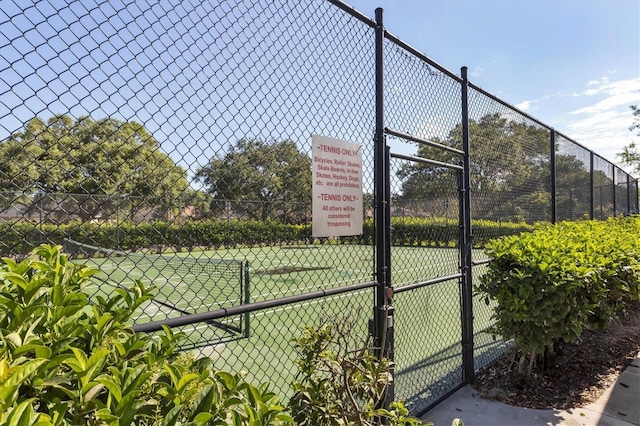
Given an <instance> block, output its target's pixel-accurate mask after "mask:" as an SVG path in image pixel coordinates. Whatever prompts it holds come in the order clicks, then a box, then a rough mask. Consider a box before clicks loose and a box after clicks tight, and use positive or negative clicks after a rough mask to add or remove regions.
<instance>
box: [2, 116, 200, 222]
mask: <svg viewBox="0 0 640 426" xmlns="http://www.w3.org/2000/svg"><path fill="white" fill-rule="evenodd" d="M188 187H189V184H188V182H187V179H186V171H185V170H184V169H183V168H181V167H179V166H178V165H176V164H175V163H174V162H173V160H172V159H171V158H170V157H169V156H168V155H167V154H165V153H163V152H161V150H160V144H159V143H158V141H157V140H156V139H154V138H153V136H151V135H150V134H149V133H148V132H147V131H146V130H145V128H144V127H143V126H142V125H141V124H138V123H136V122H134V121H130V122H122V121H119V120H116V119H112V118H104V119H101V120H97V121H96V120H94V119H92V118H90V117H80V118H78V119H77V120H76V121H74V120H73V119H72V118H71V117H69V116H67V115H58V116H53V117H51V118H50V119H49V120H48V121H46V122H45V121H44V120H42V119H40V118H34V119H31V120H30V121H29V122H28V123H27V124H26V126H25V128H24V129H23V130H22V131H18V132H15V133H13V134H12V135H11V136H9V138H8V139H7V140H5V141H3V142H1V143H0V191H4V192H5V193H11V194H14V196H13V198H12V199H13V200H19V199H20V198H19V197H20V196H21V194H64V195H63V197H62V201H58V202H53V203H52V204H57V203H62V204H64V206H62V210H63V211H66V214H69V213H72V214H74V215H78V216H79V217H81V218H82V219H84V220H87V219H91V218H96V217H102V218H104V217H105V216H107V217H108V216H109V215H111V214H113V213H114V212H115V210H119V209H121V208H122V207H123V205H125V204H126V205H127V208H130V209H131V210H132V211H133V210H135V209H136V208H139V207H140V206H146V207H151V208H153V209H155V210H156V211H157V214H158V215H165V214H168V213H170V212H171V211H172V210H175V208H176V206H177V205H179V203H178V202H177V201H176V200H177V199H178V198H179V197H180V196H181V194H182V193H183V192H184V191H185V190H186V189H187V188H188ZM71 195H73V196H71ZM39 199H40V200H42V199H43V198H42V197H40V198H39ZM49 200H51V199H49ZM50 204H51V201H50ZM58 207H59V208H60V207H61V206H60V205H58Z"/></svg>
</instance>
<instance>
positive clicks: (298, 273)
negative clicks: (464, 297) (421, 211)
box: [85, 245, 488, 399]
mask: <svg viewBox="0 0 640 426" xmlns="http://www.w3.org/2000/svg"><path fill="white" fill-rule="evenodd" d="M458 253H459V252H458V250H457V249H452V248H427V247H393V248H392V261H393V264H392V281H393V283H394V287H396V288H399V287H402V286H404V285H408V284H412V283H417V282H422V281H425V280H428V279H432V278H437V277H442V276H448V275H453V274H456V273H457V272H458V262H459V261H458V256H459V254H458ZM173 256H175V255H173ZM179 257H180V258H185V259H187V261H188V262H189V263H190V264H193V263H194V262H195V263H200V262H202V261H207V260H210V263H212V264H214V265H215V267H216V268H219V269H220V270H219V271H217V272H213V273H211V272H209V275H208V276H207V273H202V272H198V273H189V271H187V272H186V273H184V272H178V271H176V270H175V268H174V267H166V266H165V264H166V262H165V261H164V259H160V260H156V261H150V262H147V261H144V262H141V263H140V264H139V265H137V266H136V265H134V262H133V261H131V262H130V261H129V260H122V259H121V260H118V259H117V258H116V259H113V258H102V259H100V258H98V259H92V260H88V261H85V262H87V263H90V264H92V265H94V266H97V267H98V268H100V269H101V270H102V274H100V275H101V279H102V280H103V284H100V285H99V288H93V289H89V290H88V291H90V292H99V293H108V292H110V291H112V290H113V288H114V286H116V285H120V286H124V287H126V286H130V285H131V284H132V282H133V280H134V279H140V280H141V281H143V282H144V283H145V284H147V285H149V284H153V285H154V286H155V287H156V288H157V290H156V296H155V299H156V302H150V303H148V304H147V305H146V306H144V307H143V308H141V312H140V316H139V318H138V319H137V320H136V323H138V324H141V323H145V322H148V321H151V320H158V319H163V318H167V317H177V316H181V315H184V314H185V313H200V312H207V311H209V310H214V309H218V308H220V307H229V306H237V305H238V304H242V303H246V301H247V300H246V299H245V298H244V297H245V295H246V293H247V292H248V293H249V296H250V298H249V301H251V302H256V301H264V300H270V299H275V298H279V297H284V296H290V295H295V294H304V293H308V292H311V291H315V290H319V289H329V288H336V287H341V286H345V285H349V284H357V283H362V282H370V281H373V280H374V276H373V268H374V256H373V248H372V247H371V246H359V245H318V246H315V245H314V246H287V247H258V248H246V249H232V250H229V249H227V250H219V251H203V252H194V253H188V254H187V253H181V254H180V255H179ZM172 262H174V260H172ZM142 264H144V265H145V266H141V265H142ZM155 264H159V265H161V266H154V265H155ZM246 268H248V276H249V279H248V280H247V279H246V275H243V274H245V273H246ZM232 269H233V270H232ZM214 270H215V268H214ZM246 286H248V287H246ZM373 306H374V291H373V289H364V290H358V291H355V292H347V293H342V294H339V295H335V296H329V297H323V298H320V299H313V300H307V301H303V302H299V303H296V304H290V305H285V306H281V307H277V308H273V309H267V310H261V311H257V312H252V313H250V314H249V316H248V317H245V316H237V317H233V318H226V319H224V320H221V321H219V322H216V323H210V324H203V323H199V324H193V325H189V326H184V327H180V328H179V329H180V330H181V331H182V332H184V333H185V334H186V335H187V342H186V346H185V347H191V348H193V347H195V348H196V349H194V350H196V351H198V352H199V353H200V354H202V355H206V356H210V357H212V358H214V359H215V361H216V367H217V368H219V369H223V370H228V371H242V370H244V371H247V372H248V375H249V377H250V379H251V380H254V381H256V382H262V381H267V380H268V381H271V382H272V383H274V384H275V386H276V387H277V388H279V389H281V390H283V391H285V390H287V389H288V388H289V384H290V383H291V381H292V380H293V377H294V374H295V371H296V368H295V365H294V360H295V358H296V353H295V350H294V346H293V344H292V339H293V338H294V337H296V336H299V335H300V328H301V327H303V326H314V325H319V324H321V323H322V322H324V321H326V319H327V318H337V319H340V320H342V321H348V322H350V323H351V324H352V327H353V329H354V331H355V332H356V333H357V334H359V335H360V336H365V337H366V336H367V334H368V321H369V319H370V318H371V317H372V313H373ZM394 306H395V326H394V337H395V358H396V359H395V361H396V376H397V377H398V383H397V386H396V393H398V392H399V393H400V395H398V396H399V397H401V398H403V399H404V398H408V397H410V396H412V395H415V394H416V393H417V392H420V389H423V388H424V384H425V382H428V381H429V380H432V379H434V380H435V379H436V378H437V377H444V376H447V375H450V374H452V372H453V374H457V373H455V372H456V371H457V369H459V368H460V366H461V362H462V360H461V350H462V349H461V344H460V336H461V320H460V297H459V282H458V280H457V279H453V280H449V281H446V282H443V283H440V284H435V285H432V286H428V287H423V288H419V289H416V290H410V291H406V292H401V293H399V294H397V296H396V297H395V299H394ZM247 319H248V320H249V321H250V330H249V333H247V334H245V333H246V332H247V329H246V328H244V327H245V324H246V323H245V321H246V320H247ZM486 320H487V321H488V318H487V319H486ZM476 327H477V329H482V326H480V328H478V326H476ZM247 335H248V337H247ZM430 375H433V376H434V377H435V378H432V377H430ZM436 376H437V377H436Z"/></svg>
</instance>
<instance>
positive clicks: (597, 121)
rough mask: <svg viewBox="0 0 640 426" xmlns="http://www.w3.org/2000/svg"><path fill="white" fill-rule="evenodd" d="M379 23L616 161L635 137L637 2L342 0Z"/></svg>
mask: <svg viewBox="0 0 640 426" xmlns="http://www.w3.org/2000/svg"><path fill="white" fill-rule="evenodd" d="M346 3H348V4H349V5H351V6H353V7H354V8H356V9H357V10H359V11H360V12H362V13H364V14H365V15H367V16H369V17H374V14H375V9H376V7H382V8H383V9H384V24H385V27H386V29H387V30H388V31H389V32H391V33H392V34H394V35H396V36H398V37H399V38H401V39H402V40H404V41H405V42H407V43H408V44H410V45H412V46H413V47H415V48H416V49H417V50H419V51H421V52H423V53H425V54H426V55H427V56H429V57H430V58H431V59H433V60H434V61H436V62H437V63H439V64H441V65H443V66H444V67H446V68H447V69H449V70H450V71H452V72H454V73H457V74H459V72H460V67H462V66H467V67H468V69H469V79H470V80H471V81H472V82H473V83H475V84H476V85H478V86H480V87H482V88H483V89H485V90H487V91H488V92H490V93H492V94H494V95H496V96H498V97H500V98H502V99H503V100H505V101H507V102H508V103H510V104H512V105H515V106H517V107H518V108H520V109H521V110H523V111H525V112H527V113H528V114H530V115H532V116H533V117H535V118H537V119H539V120H541V121H542V122H544V123H547V124H548V125H550V126H552V127H554V128H555V129H557V130H558V131H560V132H562V133H564V134H565V135H566V136H568V137H570V138H572V139H574V140H575V141H577V142H579V143H581V144H582V145H584V146H586V147H587V148H590V149H593V150H594V151H596V152H597V153H598V154H601V155H602V156H604V157H605V158H607V159H609V160H611V161H614V162H617V161H618V159H617V158H616V154H617V153H619V152H621V151H622V149H623V147H624V146H625V145H627V144H628V143H629V142H631V141H633V140H634V139H635V140H638V139H640V138H637V137H634V134H633V133H632V132H630V131H629V126H630V125H631V123H632V120H633V117H632V115H631V110H630V109H629V105H634V104H640V1H637V0H599V1H597V0H589V1H584V0H557V1H553V0H536V1H527V0H520V1H506V0H503V1H490V0H387V1H384V0H347V1H346Z"/></svg>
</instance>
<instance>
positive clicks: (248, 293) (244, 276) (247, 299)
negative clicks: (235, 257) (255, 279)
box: [241, 261, 251, 339]
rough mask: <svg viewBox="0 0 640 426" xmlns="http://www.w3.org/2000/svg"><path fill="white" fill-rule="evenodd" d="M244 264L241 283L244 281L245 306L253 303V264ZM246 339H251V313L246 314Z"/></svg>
mask: <svg viewBox="0 0 640 426" xmlns="http://www.w3.org/2000/svg"><path fill="white" fill-rule="evenodd" d="M243 264H244V266H243V267H242V278H241V281H244V283H243V284H244V304H249V303H251V287H250V286H251V278H250V277H249V269H250V266H251V264H250V263H249V261H245V262H243ZM244 337H245V338H247V339H248V338H249V337H251V313H249V312H247V313H245V314H244Z"/></svg>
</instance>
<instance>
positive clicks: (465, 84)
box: [460, 67, 475, 383]
mask: <svg viewBox="0 0 640 426" xmlns="http://www.w3.org/2000/svg"><path fill="white" fill-rule="evenodd" d="M461 77H462V82H461V89H462V93H461V94H462V150H463V151H464V157H463V170H462V176H461V177H462V179H461V185H460V192H461V194H460V201H461V212H462V217H461V222H462V229H461V241H460V243H461V246H460V250H461V253H460V261H461V262H460V268H461V272H462V363H463V369H464V381H465V382H466V383H473V381H474V379H475V368H474V359H473V286H472V281H471V280H472V278H471V245H472V238H473V235H472V234H471V194H470V192H469V188H470V186H471V177H470V170H471V167H470V159H469V155H470V149H469V80H468V78H467V67H462V69H461Z"/></svg>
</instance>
